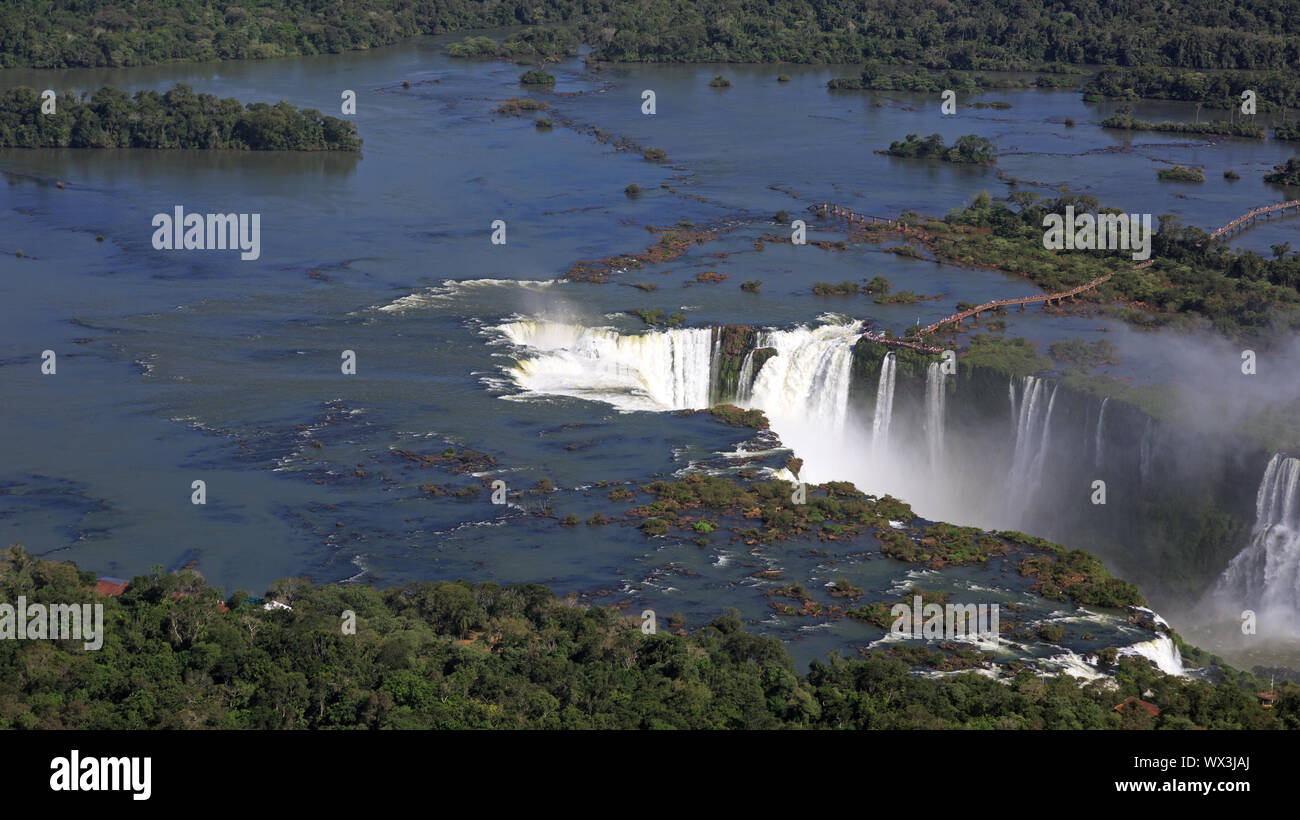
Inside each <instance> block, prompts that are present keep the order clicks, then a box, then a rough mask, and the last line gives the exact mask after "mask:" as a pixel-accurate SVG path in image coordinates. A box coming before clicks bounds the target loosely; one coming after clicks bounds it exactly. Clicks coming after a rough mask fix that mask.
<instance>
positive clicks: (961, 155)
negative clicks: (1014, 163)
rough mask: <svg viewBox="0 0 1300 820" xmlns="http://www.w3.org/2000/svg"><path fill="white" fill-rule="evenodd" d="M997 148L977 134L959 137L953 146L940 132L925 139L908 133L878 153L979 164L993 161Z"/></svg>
mask: <svg viewBox="0 0 1300 820" xmlns="http://www.w3.org/2000/svg"><path fill="white" fill-rule="evenodd" d="M997 150H998V149H997V146H995V145H994V144H993V143H991V142H989V141H988V140H986V139H985V138H984V137H980V136H976V135H975V134H967V135H965V136H963V137H958V138H957V141H956V142H955V143H953V145H952V147H949V146H947V145H944V142H943V137H941V136H939V135H938V134H931V135H930V136H928V137H926V138H925V139H921V136H920V135H919V134H908V135H907V138H906V139H904V140H903V141H901V142H900V141H894V142H891V143H890V144H889V150H887V151H878V152H877V153H882V154H889V155H890V156H893V157H909V158H912V157H917V158H930V159H941V160H943V161H944V162H955V163H966V164H973V165H977V164H988V163H991V162H993V156H994V153H995V152H996V151H997Z"/></svg>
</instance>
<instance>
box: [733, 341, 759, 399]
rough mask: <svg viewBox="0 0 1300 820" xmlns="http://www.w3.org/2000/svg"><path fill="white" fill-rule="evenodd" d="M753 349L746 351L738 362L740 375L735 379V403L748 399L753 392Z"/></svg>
mask: <svg viewBox="0 0 1300 820" xmlns="http://www.w3.org/2000/svg"><path fill="white" fill-rule="evenodd" d="M757 349H758V348H757V347H755V348H754V350H757ZM754 350H751V351H749V352H748V353H746V354H745V359H744V361H742V362H741V363H740V377H739V378H738V379H737V380H736V403H737V404H744V403H745V402H747V401H749V397H750V395H751V394H752V393H753V392H754Z"/></svg>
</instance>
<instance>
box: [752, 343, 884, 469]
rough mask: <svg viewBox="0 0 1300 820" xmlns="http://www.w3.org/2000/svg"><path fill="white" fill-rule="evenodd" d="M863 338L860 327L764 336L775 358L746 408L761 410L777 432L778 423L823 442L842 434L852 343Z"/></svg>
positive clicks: (761, 370)
mask: <svg viewBox="0 0 1300 820" xmlns="http://www.w3.org/2000/svg"><path fill="white" fill-rule="evenodd" d="M861 333H862V330H861V323H859V322H852V323H849V324H828V325H822V326H820V327H817V328H815V329H811V330H810V329H808V328H806V327H798V328H795V329H793V330H774V331H768V332H766V333H764V334H763V337H762V339H761V340H760V341H759V344H760V345H761V346H762V347H771V348H775V349H776V352H777V353H776V355H775V356H773V357H772V358H770V359H768V360H767V361H766V362H764V364H763V366H762V367H761V368H759V371H758V376H757V377H756V378H755V379H754V382H753V385H752V387H751V388H750V390H749V394H748V396H747V398H746V400H745V401H744V403H743V404H742V406H743V407H753V408H758V409H760V410H762V411H763V412H764V413H765V414H767V417H768V419H769V420H770V421H772V423H773V426H776V425H777V424H778V422H780V423H782V426H789V427H797V428H800V429H804V428H806V429H809V430H815V431H818V433H819V435H820V436H822V437H825V436H827V435H831V436H834V435H838V434H840V433H841V432H842V431H843V430H844V421H845V418H846V417H847V414H848V407H849V382H850V379H851V375H852V365H853V343H854V342H856V341H857V338H858V336H859V335H860V334H861ZM751 369H752V365H751ZM782 440H783V441H785V440H786V439H785V436H784V435H782ZM787 443H790V442H788V441H787ZM796 452H797V449H796Z"/></svg>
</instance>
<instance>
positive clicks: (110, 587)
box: [95, 578, 128, 595]
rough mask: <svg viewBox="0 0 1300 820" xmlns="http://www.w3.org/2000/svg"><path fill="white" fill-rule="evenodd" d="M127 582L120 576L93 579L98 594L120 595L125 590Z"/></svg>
mask: <svg viewBox="0 0 1300 820" xmlns="http://www.w3.org/2000/svg"><path fill="white" fill-rule="evenodd" d="M127 583H128V582H127V581H123V580H122V579H121V578H100V579H99V580H97V581H95V591H96V592H98V593H99V594H100V595H121V594H122V593H123V592H125V591H126V585H127Z"/></svg>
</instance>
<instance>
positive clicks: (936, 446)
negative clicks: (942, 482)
mask: <svg viewBox="0 0 1300 820" xmlns="http://www.w3.org/2000/svg"><path fill="white" fill-rule="evenodd" d="M946 387H947V385H946V383H945V381H944V377H943V367H942V365H941V364H940V363H939V362H931V363H930V366H929V367H927V368H926V370H925V439H926V444H927V445H928V446H929V451H930V471H931V472H932V473H934V474H936V475H938V474H939V473H940V472H941V469H942V464H943V425H944V406H945V404H946V402H947V390H946Z"/></svg>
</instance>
